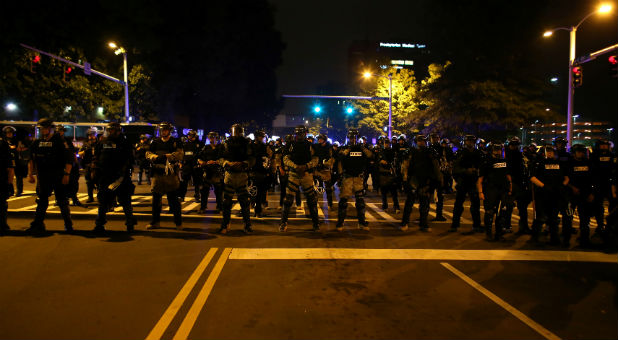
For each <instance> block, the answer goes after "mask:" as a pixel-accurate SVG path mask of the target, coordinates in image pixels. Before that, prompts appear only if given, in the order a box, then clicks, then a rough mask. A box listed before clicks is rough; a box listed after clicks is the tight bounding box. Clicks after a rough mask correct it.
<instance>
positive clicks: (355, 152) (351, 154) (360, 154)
mask: <svg viewBox="0 0 618 340" xmlns="http://www.w3.org/2000/svg"><path fill="white" fill-rule="evenodd" d="M362 156H363V153H362V152H360V151H351V152H350V157H362Z"/></svg>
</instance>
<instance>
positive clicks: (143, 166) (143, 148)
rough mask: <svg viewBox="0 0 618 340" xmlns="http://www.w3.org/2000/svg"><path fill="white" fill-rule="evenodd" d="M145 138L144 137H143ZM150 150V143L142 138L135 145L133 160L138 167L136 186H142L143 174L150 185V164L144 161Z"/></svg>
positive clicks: (146, 160)
mask: <svg viewBox="0 0 618 340" xmlns="http://www.w3.org/2000/svg"><path fill="white" fill-rule="evenodd" d="M143 137H146V136H143ZM149 148H150V141H149V140H148V138H142V139H141V140H140V142H139V143H137V144H135V159H136V161H137V165H138V166H139V172H138V173H137V185H141V184H142V177H143V175H142V174H143V173H144V172H145V173H146V180H147V181H148V184H150V162H149V161H148V159H146V152H148V149H149Z"/></svg>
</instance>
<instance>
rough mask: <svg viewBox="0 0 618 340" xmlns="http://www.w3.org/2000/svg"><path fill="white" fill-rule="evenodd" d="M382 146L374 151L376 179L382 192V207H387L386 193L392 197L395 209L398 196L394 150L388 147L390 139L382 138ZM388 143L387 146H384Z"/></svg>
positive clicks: (397, 208) (397, 203)
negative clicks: (376, 169)
mask: <svg viewBox="0 0 618 340" xmlns="http://www.w3.org/2000/svg"><path fill="white" fill-rule="evenodd" d="M383 141H384V146H383V147H382V148H379V149H377V150H378V152H376V153H375V159H376V164H377V168H378V176H377V178H376V179H377V180H378V182H379V187H380V192H381V194H382V209H383V210H386V209H388V198H387V196H388V194H389V193H390V194H391V196H392V197H393V208H394V210H395V211H397V210H400V209H399V197H398V195H397V185H396V176H397V171H396V166H395V150H393V149H392V148H391V147H390V141H388V142H387V141H386V139H383ZM387 143H388V145H389V146H386V144H387Z"/></svg>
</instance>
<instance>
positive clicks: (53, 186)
mask: <svg viewBox="0 0 618 340" xmlns="http://www.w3.org/2000/svg"><path fill="white" fill-rule="evenodd" d="M39 126H43V127H45V126H53V125H52V123H51V121H49V120H47V121H45V118H43V119H41V120H39ZM50 134H51V136H48V137H47V138H45V137H43V138H39V139H36V140H35V141H34V142H33V143H32V163H33V167H34V170H35V171H36V175H37V195H38V199H37V207H36V211H35V213H34V221H32V223H31V224H30V228H29V229H28V231H44V230H45V225H44V223H43V221H44V219H45V213H46V212H47V207H48V206H49V196H51V194H52V192H53V193H54V195H55V197H56V205H57V206H58V207H59V208H60V214H61V215H62V218H63V220H64V228H65V230H67V231H72V230H73V222H72V221H71V212H70V210H69V200H68V196H67V189H68V188H67V186H66V185H64V184H63V183H62V181H63V177H64V176H69V175H70V170H69V171H68V172H67V171H66V169H67V167H72V165H73V163H74V158H75V156H74V155H73V154H72V153H71V148H70V146H69V144H68V143H67V141H66V140H65V139H64V138H63V137H62V136H61V135H59V134H57V133H51V132H50Z"/></svg>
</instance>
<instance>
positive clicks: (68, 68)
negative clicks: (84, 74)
mask: <svg viewBox="0 0 618 340" xmlns="http://www.w3.org/2000/svg"><path fill="white" fill-rule="evenodd" d="M71 71H73V68H72V67H67V68H66V70H64V73H66V74H69V73H71Z"/></svg>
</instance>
